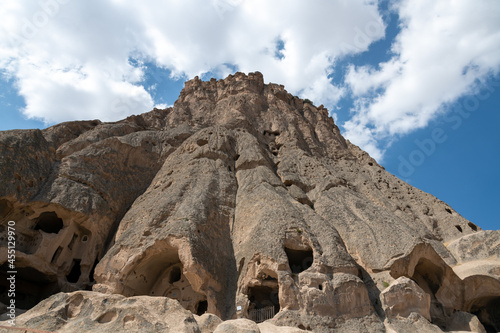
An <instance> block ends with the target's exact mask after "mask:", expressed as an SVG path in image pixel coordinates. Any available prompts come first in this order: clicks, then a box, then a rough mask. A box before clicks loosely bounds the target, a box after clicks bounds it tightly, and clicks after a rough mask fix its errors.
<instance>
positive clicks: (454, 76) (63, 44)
mask: <svg viewBox="0 0 500 333" xmlns="http://www.w3.org/2000/svg"><path fill="white" fill-rule="evenodd" d="M0 17H1V18H2V19H1V20H0V117H1V118H0V120H1V121H0V130H8V129H27V128H41V129H42V128H46V127H48V126H51V125H53V124H56V123H59V122H62V121H69V120H83V119H101V120H103V121H116V120H119V119H123V118H125V117H127V116H129V115H131V114H140V113H143V112H146V111H149V110H151V109H152V108H153V107H158V108H164V107H167V106H170V105H172V104H173V103H174V101H175V100H176V99H177V97H178V96H179V93H180V91H181V89H182V87H183V85H184V82H185V81H186V80H188V79H191V78H193V77H194V76H199V77H201V78H202V79H205V80H208V79H210V78H211V77H215V78H218V79H219V78H224V77H226V76H227V75H228V74H231V73H234V72H236V71H241V72H245V73H249V72H254V71H260V72H261V73H263V75H264V80H265V81H266V83H267V82H274V83H279V84H283V85H285V88H286V89H287V90H288V92H290V93H292V94H294V95H298V96H300V97H302V98H308V99H310V100H312V101H313V102H314V104H315V105H320V104H323V105H325V106H326V107H327V108H328V110H329V111H330V115H331V116H332V117H333V118H334V120H335V122H336V124H337V125H338V126H339V128H340V130H341V132H342V134H343V135H344V136H345V137H346V138H347V139H349V140H350V141H351V142H353V143H354V144H356V145H358V146H360V147H361V148H363V149H364V150H366V151H367V152H368V153H369V154H370V155H371V156H372V157H374V158H375V159H376V160H377V161H378V162H379V163H380V164H382V165H383V166H384V167H385V168H386V169H387V170H388V171H389V172H391V173H393V174H394V175H396V176H397V177H399V178H401V179H403V180H404V181H406V182H408V183H410V184H411V185H413V186H416V187H417V188H420V189H421V190H423V191H426V192H429V193H431V194H433V195H435V196H436V197H438V198H439V199H441V200H443V201H445V202H447V203H448V204H450V205H451V206H452V207H453V208H454V209H455V210H457V211H458V212H459V213H460V214H462V215H463V216H464V217H465V218H467V219H469V220H471V221H472V222H474V223H476V224H477V225H479V226H480V227H482V228H484V229H500V218H499V214H498V213H497V208H496V207H497V206H498V203H499V201H500V200H499V199H500V194H499V188H500V177H499V175H498V170H499V167H498V165H499V164H500V155H499V152H500V131H499V130H498V129H497V127H498V124H500V113H499V106H500V20H499V19H498V18H499V17H500V1H499V0H474V1H472V0H379V1H377V0H311V1H307V2H306V1H301V0H273V1H269V0H182V1H180V0H161V1H160V0H144V1H140V2H139V1H130V0H87V1H78V0H38V1H35V0H26V1H3V2H2V3H0Z"/></svg>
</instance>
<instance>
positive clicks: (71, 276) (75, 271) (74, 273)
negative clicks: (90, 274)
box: [66, 259, 82, 283]
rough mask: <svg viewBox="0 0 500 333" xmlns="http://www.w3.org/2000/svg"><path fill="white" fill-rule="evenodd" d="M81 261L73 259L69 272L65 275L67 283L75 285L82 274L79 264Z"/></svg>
mask: <svg viewBox="0 0 500 333" xmlns="http://www.w3.org/2000/svg"><path fill="white" fill-rule="evenodd" d="M81 261H82V260H81V259H73V265H72V266H71V271H70V272H69V273H68V275H66V280H67V281H68V282H69V283H77V282H78V280H79V279H80V275H81V274H82V271H81V267H80V263H81Z"/></svg>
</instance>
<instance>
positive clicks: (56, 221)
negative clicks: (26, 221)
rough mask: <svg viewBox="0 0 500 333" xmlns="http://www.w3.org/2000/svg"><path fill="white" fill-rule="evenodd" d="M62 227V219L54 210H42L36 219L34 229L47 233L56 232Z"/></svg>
mask: <svg viewBox="0 0 500 333" xmlns="http://www.w3.org/2000/svg"><path fill="white" fill-rule="evenodd" d="M62 228H63V220H62V219H61V218H59V216H57V214H56V212H44V213H42V214H40V216H39V217H38V218H37V219H36V224H35V230H42V231H43V232H46V233H48V234H57V233H59V231H61V229H62Z"/></svg>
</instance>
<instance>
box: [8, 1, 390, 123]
mask: <svg viewBox="0 0 500 333" xmlns="http://www.w3.org/2000/svg"><path fill="white" fill-rule="evenodd" d="M0 15H1V17H2V21H1V22H0V34H1V35H0V67H1V68H4V69H5V70H7V72H8V73H9V74H10V75H12V76H13V77H14V78H15V79H16V80H17V85H18V88H19V92H20V94H21V95H22V96H23V97H24V98H25V100H26V104H27V107H26V109H25V110H24V112H25V113H26V114H27V115H28V116H29V117H35V118H40V119H43V120H44V121H46V122H49V123H53V122H58V121H63V120H70V119H89V118H101V119H103V120H116V119H120V118H123V117H124V116H126V115H128V114H132V113H136V114H137V113H140V112H144V111H147V110H149V109H151V108H152V107H153V105H154V101H153V99H152V97H151V95H150V93H149V92H148V91H147V90H146V89H145V88H144V87H143V86H142V82H141V80H142V79H143V77H144V72H145V71H146V70H147V68H146V67H145V66H143V65H142V63H141V62H142V61H152V62H154V63H155V64H156V65H157V66H160V67H164V68H168V69H170V70H171V71H172V73H173V74H174V75H176V76H178V77H185V76H187V77H193V76H195V75H199V74H202V73H204V72H207V71H212V72H215V73H220V75H227V74H228V73H229V72H230V67H228V64H229V65H236V66H237V67H238V68H239V69H240V70H242V71H245V72H251V71H256V70H258V71H261V72H262V73H263V74H264V76H265V79H266V81H272V82H279V83H281V84H285V86H286V87H287V89H288V90H289V91H290V92H292V93H295V94H299V93H302V95H303V96H304V97H307V98H309V99H312V100H314V101H316V102H318V103H323V104H326V105H327V106H329V104H331V105H332V106H333V105H335V103H336V102H337V101H338V100H339V98H341V96H342V95H343V94H344V90H343V89H342V88H339V87H335V86H334V85H332V84H331V81H330V79H329V75H330V74H332V73H331V66H332V65H333V64H334V63H335V61H338V60H339V59H341V58H342V57H343V56H345V55H346V54H349V53H357V52H362V51H365V50H367V48H368V46H369V44H370V43H371V42H372V41H374V40H377V39H379V38H382V37H383V35H384V28H385V27H384V25H383V22H382V20H381V17H380V15H379V13H378V11H377V4H376V1H373V0H351V1H343V0H328V1H327V0H316V1H312V2H304V1H300V0H295V1H290V0H287V1H286V0H277V1H272V2H271V1H265V0H212V1H205V0H185V1H175V0H170V1H160V0H148V1H143V2H132V1H125V0H100V1H97V0H88V1H85V2H81V1H74V0H40V1H38V2H34V1H32V2H20V1H19V2H13V1H4V2H2V3H1V4H0ZM279 40H281V41H282V42H283V44H284V49H283V50H282V51H281V53H282V55H283V56H284V57H283V58H282V59H279V58H278V57H276V56H275V53H276V47H277V42H278V41H279ZM130 58H133V59H135V60H138V64H136V63H134V64H131V63H130V61H129V59H130ZM333 74H335V73H333Z"/></svg>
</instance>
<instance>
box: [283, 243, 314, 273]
mask: <svg viewBox="0 0 500 333" xmlns="http://www.w3.org/2000/svg"><path fill="white" fill-rule="evenodd" d="M285 253H286V256H287V257H288V264H289V266H290V269H291V271H292V273H294V274H298V273H301V272H303V271H305V270H306V269H308V268H309V267H311V266H312V263H313V261H314V253H313V250H312V249H311V248H307V249H301V250H297V249H291V248H289V247H286V246H285Z"/></svg>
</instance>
